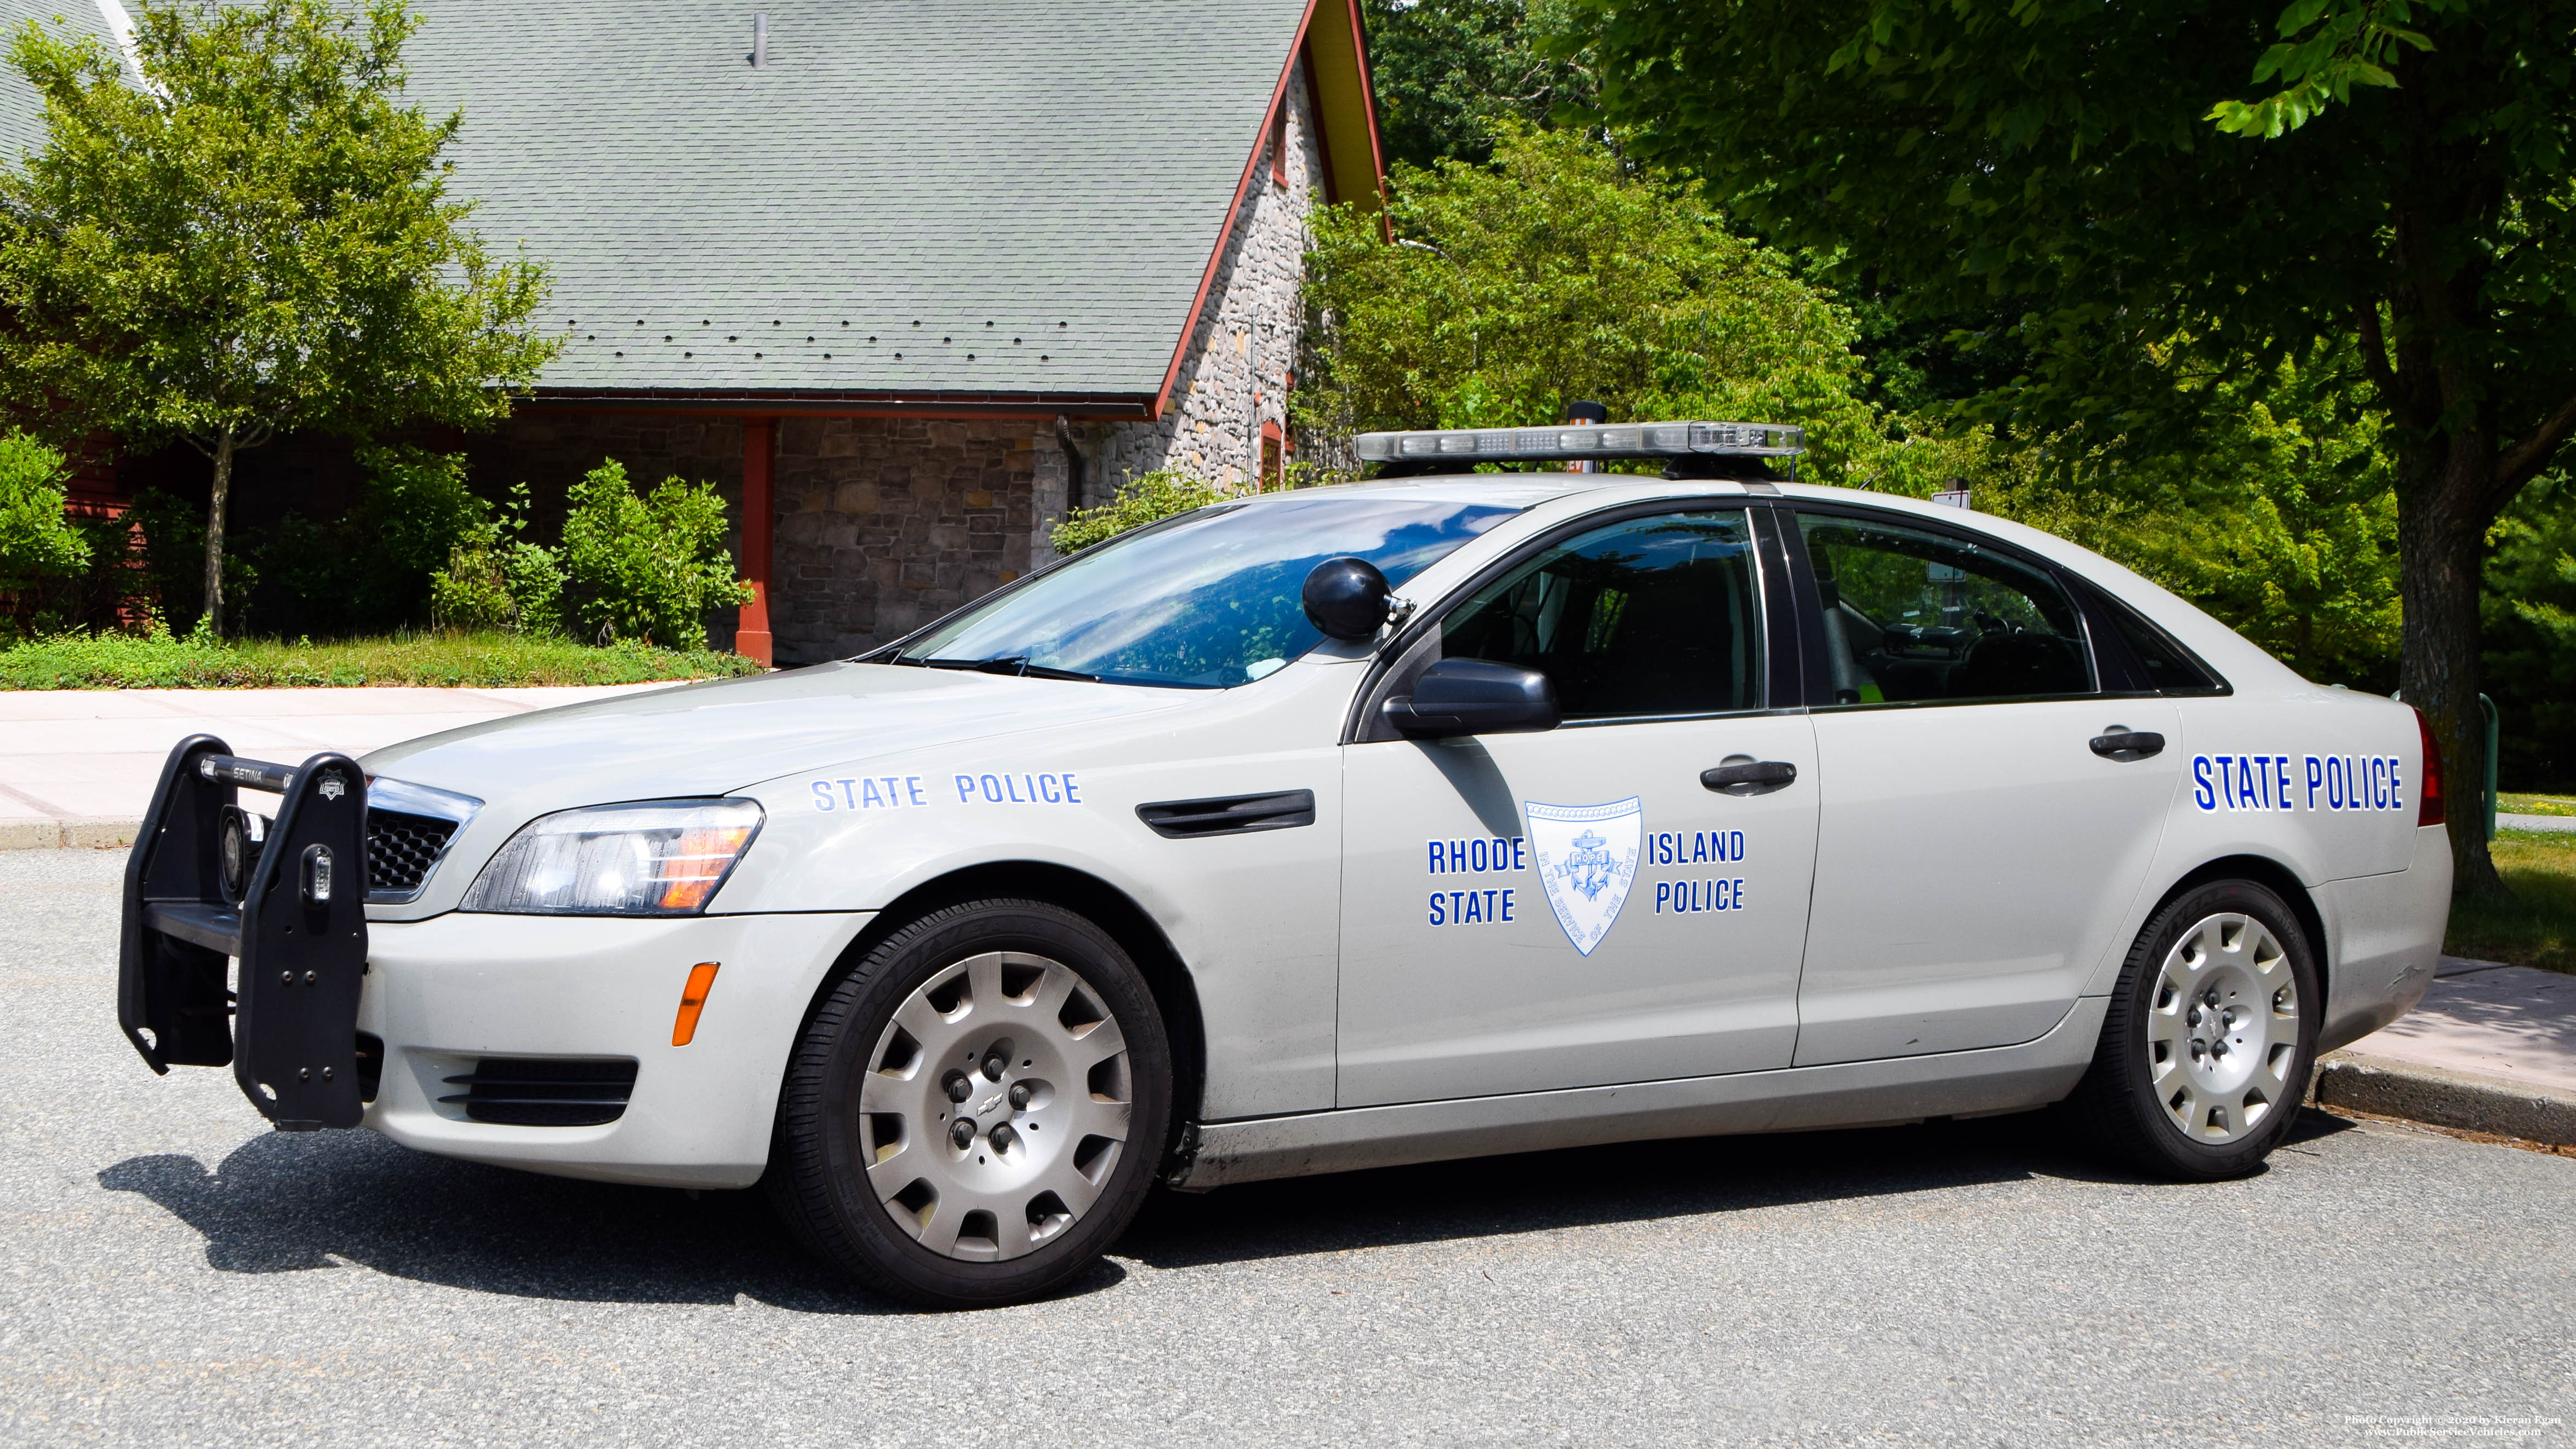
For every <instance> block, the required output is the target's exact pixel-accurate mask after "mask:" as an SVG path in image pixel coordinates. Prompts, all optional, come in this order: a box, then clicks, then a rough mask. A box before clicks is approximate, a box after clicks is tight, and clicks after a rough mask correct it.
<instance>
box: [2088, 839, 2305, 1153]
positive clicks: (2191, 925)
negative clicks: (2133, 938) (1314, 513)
mask: <svg viewBox="0 0 2576 1449" xmlns="http://www.w3.org/2000/svg"><path fill="white" fill-rule="evenodd" d="M2324 1004H2325V1003H2324V1000H2323V998H2322V996H2321V994H2320V992H2319V990H2318V984H2317V970H2316V962H2315V958H2314V956H2313V955H2312V954H2311V952H2310V947H2309V944H2308V940H2307V934H2306V932H2304V931H2302V930H2301V929H2300V927H2299V922H2298V918H2297V917H2296V916H2295V915H2293V914H2291V912H2290V908H2289V907H2288V905H2287V904H2285V903H2284V902H2283V901H2282V900H2281V898H2280V897H2279V896H2278V895H2275V894H2274V893H2273V892H2272V891H2270V890H2269V889H2267V888H2265V887H2263V886H2260V885H2257V884H2255V883H2254V882H2252V881H2242V880H2228V881H2213V882H2211V883H2209V884H2207V885H2203V886H2197V887H2194V888H2193V889H2191V890H2189V891H2186V892H2184V893H2183V894H2182V895H2181V896H2180V897H2178V898H2177V899H2175V900H2173V901H2172V902H2170V903H2168V904H2167V905H2166V906H2165V908H2164V909H2163V910H2160V911H2158V912H2157V913H2156V914H2155V917H2154V918H2153V919H2152V920H2150V921H2148V922H2147V926H2146V929H2145V930H2144V931H2142V932H2140V933H2139V936H2138V941H2137V944H2136V945H2135V946H2133V947H2132V948H2131V949H2130V952H2129V959H2128V963H2127V965H2126V966H2125V967H2124V968H2123V970H2122V971H2121V974H2120V984H2119V986H2118V988H2117V989H2116V990H2115V991H2114V992H2113V993H2112V997H2111V1010H2110V1013H2109V1015H2108V1017H2107V1018H2106V1019H2105V1020H2104V1022H2103V1024H2102V1042H2101V1045H2100V1046H2099V1047H2098V1048H2097V1049H2096V1050H2095V1052H2094V1056H2093V1066H2092V1069H2091V1070H2090V1071H2088V1072H2087V1073H2086V1074H2085V1077H2084V1080H2083V1082H2082V1084H2081V1085H2079V1086H2078V1087H2077V1088H2076V1090H2075V1095H2074V1097H2073V1098H2072V1099H2071V1100H2070V1102H2069V1106H2070V1107H2071V1108H2072V1109H2073V1110H2074V1112H2075V1114H2076V1115H2077V1117H2078V1118H2079V1120H2080V1121H2081V1122H2082V1123H2083V1124H2084V1126H2085V1127H2086V1128H2087V1129H2088V1130H2089V1133H2090V1135H2091V1136H2092V1138H2093V1140H2094V1141H2096V1142H2098V1143H2099V1144H2100V1145H2101V1146H2102V1147H2104V1148H2105V1149H2107V1150H2108V1151H2110V1152H2112V1153H2113V1154H2114V1155H2116V1156H2118V1157H2120V1158H2121V1159H2123V1160H2124V1161H2126V1162H2127V1163H2129V1164H2130V1165H2132V1166H2135V1167H2138V1168H2141V1169H2143V1170H2145V1171H2147V1172H2150V1173H2152V1174H2154V1175H2156V1176H2159V1177H2174V1178H2183V1179H2187V1180H2199V1181H2208V1180H2214V1179H2218V1178H2225V1177H2236V1176H2241V1175H2243V1174H2245V1173H2248V1172H2251V1171H2253V1170H2254V1169H2255V1168H2256V1167H2257V1166H2259V1165H2261V1163H2262V1161H2263V1159H2264V1158H2265V1157H2266V1156H2268V1155H2270V1153H2271V1151H2272V1149H2273V1148H2274V1147H2276V1146H2278V1145H2280V1142H2281V1140H2282V1139H2283V1138H2284V1137H2286V1136H2288V1135H2289V1132H2290V1129H2291V1128H2292V1127H2293V1126H2294V1125H2295V1124H2296V1122H2297V1119H2298V1114H2299V1103H2300V1100H2301V1099H2302V1098H2303V1097H2304V1096H2305V1095H2306V1092H2307V1080H2308V1064H2309V1062H2310V1061H2312V1060H2313V1059H2314V1058H2315V1055H2316V1042H2317V1020H2318V1016H2319V1014H2320V1011H2321V1009H2322V1007H2323V1006H2324Z"/></svg>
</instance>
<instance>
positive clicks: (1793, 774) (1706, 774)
mask: <svg viewBox="0 0 2576 1449" xmlns="http://www.w3.org/2000/svg"><path fill="white" fill-rule="evenodd" d="M1797 778H1798V767H1797V766H1795V765H1793V764H1790V763H1789V762H1788V761H1787V760H1753V761H1750V762H1748V763H1745V764H1741V765H1718V766H1715V767H1713V768H1711V769H1706V770H1702V771H1700V772H1699V782H1700V783H1701V784H1703V785H1705V786H1707V787H1708V788H1710V789H1712V790H1717V791H1722V792H1728V793H1734V794H1743V795H1756V794H1760V793H1761V792H1763V791H1765V790H1777V789H1779V788H1780V787H1781V786H1783V785H1786V784H1788V783H1790V782H1791V781H1793V780H1795V779H1797Z"/></svg>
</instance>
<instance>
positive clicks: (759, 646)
mask: <svg viewBox="0 0 2576 1449" xmlns="http://www.w3.org/2000/svg"><path fill="white" fill-rule="evenodd" d="M777 439H778V420H777V419H775V418H744V419H743V420H742V577H743V580H744V582H746V583H748V584H750V585H751V602H750V603H748V604H745V605H743V606H742V614H741V617H740V619H739V621H738V622H737V623H736V624H735V626H734V636H733V648H734V652H735V653H737V654H741V655H745V656H747V657H749V658H752V659H757V660H759V661H760V662H761V663H763V664H771V663H775V662H776V661H775V659H774V657H773V655H772V652H771V646H770V635H769V574H770V568H769V531H770V525H771V523H772V521H773V520H774V519H776V517H777V514H778V509H777V503H776V499H775V497H774V492H773V489H772V488H771V485H770V457H771V454H772V453H773V452H774V451H775V450H776V448H775V445H776V443H777Z"/></svg>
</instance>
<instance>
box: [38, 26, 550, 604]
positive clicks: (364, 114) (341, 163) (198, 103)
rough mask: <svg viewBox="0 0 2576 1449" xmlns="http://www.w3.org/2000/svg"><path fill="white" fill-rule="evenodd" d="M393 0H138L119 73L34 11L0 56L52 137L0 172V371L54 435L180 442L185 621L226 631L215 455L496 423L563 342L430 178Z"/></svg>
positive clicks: (525, 272)
mask: <svg viewBox="0 0 2576 1449" xmlns="http://www.w3.org/2000/svg"><path fill="white" fill-rule="evenodd" d="M418 23H419V22H418V21H417V20H415V19H414V18H413V17H412V15H411V14H410V13H409V12H408V11H407V10H405V9H404V7H403V4H402V3H401V0H368V3H367V4H366V5H365V7H364V9H363V11H362V12H361V13H358V14H351V13H348V12H345V11H343V10H341V9H339V8H337V7H335V6H334V5H332V4H331V3H329V0H257V3H248V4H239V5H215V6H203V7H201V6H197V5H193V4H186V3H176V0H171V3H154V4H146V5H145V6H144V7H143V8H142V9H141V10H140V11H139V12H138V13H137V16H136V24H135V32H134V46H135V54H136V56H137V59H138V60H139V63H140V68H141V75H140V77H139V78H138V77H134V76H129V75H128V74H126V72H125V69H124V67H123V65H122V63H121V62H120V60H119V58H118V57H117V56H116V54H115V53H114V52H112V51H110V50H108V49H107V48H106V47H104V46H101V45H99V44H97V43H96V42H94V41H91V40H89V39H87V38H86V37H80V36H74V35H71V34H69V33H68V32H65V31H61V30H48V29H45V28H43V27H40V26H38V25H35V24H33V23H30V24H28V25H27V26H26V27H25V28H24V29H22V30H21V31H20V32H19V33H18V35H17V37H16V40H15V42H14V43H13V45H12V46H11V49H10V53H9V59H10V63H11V64H12V65H14V66H15V67H16V68H17V69H18V70H19V71H20V72H21V73H23V74H24V75H25V76H26V77H27V78H28V79H29V80H30V81H32V82H33V83H34V84H35V87H36V89H37V91H38V92H39V93H40V94H41V95H42V96H43V97H44V106H45V119H46V124H47V127H48V135H47V139H46V143H45V146H44V148H43V149H42V150H41V151H38V152H36V153H35V154H33V155H32V156H30V157H29V158H28V159H27V163H26V165H25V167H24V168H23V169H11V170H7V171H0V314H5V319H6V320H5V325H0V384H4V385H5V386H6V387H7V388H8V390H9V392H10V394H11V397H10V401H11V402H13V403H14V404H16V405H17V406H18V407H19V408H20V409H22V410H23V411H24V412H25V414H26V415H27V416H29V417H30V418H32V419H35V420H36V421H37V422H38V424H39V425H40V426H41V427H43V428H44V429H45V430H46V431H47V432H48V433H50V434H51V435H53V436H56V437H58V438H65V439H77V438H81V437H85V436H87V435H88V434H90V433H91V432H93V431H95V430H100V429H104V430H107V431H109V432H112V433H114V434H115V435H117V436H118V437H119V438H120V439H121V440H122V441H123V442H124V443H125V444H127V445H129V446H137V447H140V446H148V445H150V444H152V443H154V442H157V441H160V440H163V439H168V438H184V439H186V440H187V441H188V442H189V443H191V444H192V445H194V446H195V447H196V448H198V449H199V450H200V451H202V452H203V453H205V455H206V456H207V457H208V458H209V459H210V460H211V461H212V463H213V468H214V476H213V487H212V492H211V496H210V499H209V502H208V505H207V509H206V524H205V551H204V559H205V608H206V617H207V618H208V619H210V620H212V621H213V627H214V628H216V629H217V630H218V631H220V630H221V629H222V628H223V626H224V621H225V613H224V590H223V583H224V561H225V550H224V528H225V512H226V508H227V506H228V504H229V501H230V495H231V490H232V480H233V459H234V455H235V454H236V453H237V452H239V451H240V450H241V449H243V448H247V447H254V446H257V445H258V444H260V443H262V442H264V441H266V440H267V439H269V438H270V437H272V436H274V435H276V434H278V433H280V432H284V431H288V430H291V429H298V428H321V429H327V430H332V431H337V432H341V433H346V434H351V435H355V436H360V437H364V436H368V435H370V434H373V433H376V432H378V431H381V430H383V429H386V428H391V427H395V426H399V425H401V424H404V423H408V422H417V421H434V422H440V423H449V424H455V425H459V426H468V427H471V426H482V425H488V424H489V423H491V422H493V421H495V420H497V419H499V418H501V417H503V416H506V415H507V413H508V410H509V396H510V392H511V390H512V389H514V388H519V389H524V388H525V387H527V386H528V385H530V384H531V383H533V382H534V380H535V377H536V374H537V370H538V369H539V368H540V367H541V366H543V365H544V363H545V362H546V360H547V359H548V358H550V357H551V356H552V355H553V354H554V352H555V350H556V349H557V347H559V346H560V343H559V342H557V341H555V340H551V339H547V338H542V337H538V336H536V335H533V334H532V333H530V332H529V331H528V330H527V326H526V324H527V322H528V319H529V318H530V316H531V315H532V314H533V313H534V311H535V309H536V307H537V306H538V305H539V304H540V303H541V302H542V301H543V300H544V297H545V290H546V287H545V273H544V270H543V268H542V267H541V266H540V265H538V264H536V263H532V262H529V261H526V260H524V259H521V260H511V261H502V262H495V261H493V260H492V259H491V258H490V257H489V256H487V255H486V253H485V251H484V248H483V245H482V242H481V241H480V239H479V238H478V237H476V236H475V235H474V234H473V233H472V232H471V231H470V230H469V229H468V228H467V226H466V222H467V219H468V216H469V214H470V212H471V210H472V207H471V204H470V203H467V202H462V201H458V200H455V199H452V198H450V197H449V196H448V194H447V168H448V163H447V161H446V160H445V155H446V152H447V151H448V149H449V147H450V146H451V145H452V144H453V142H454V141H455V138H456V133H457V128H458V126H459V124H460V123H461V120H462V117H461V116H460V115H449V116H447V117H446V118H444V119H442V120H432V119H430V118H428V117H426V116H424V115H422V113H421V112H420V111H419V110H418V109H416V108H412V107H407V106H405V105H403V104H402V89H403V83H404V71H403V68H402V58H401V54H402V46H403V43H404V41H405V40H406V39H407V38H408V37H409V36H410V35H411V34H412V32H413V30H414V29H415V28H416V27H417V25H418Z"/></svg>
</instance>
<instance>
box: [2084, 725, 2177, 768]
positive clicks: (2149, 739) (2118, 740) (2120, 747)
mask: <svg viewBox="0 0 2576 1449" xmlns="http://www.w3.org/2000/svg"><path fill="white" fill-rule="evenodd" d="M2164 747H2165V737H2164V736H2163V735H2160V734H2157V733H2156V732H2155V731H2153V730H2113V731H2112V732H2111V733H2109V734H2107V735H2095V736H2094V737H2093V753H2095V754H2097V755H2100V756H2101V757H2102V758H2103V759H2106V760H2122V761H2127V760H2143V759H2145V758H2146V757H2147V756H2149V755H2153V754H2158V753H2161V752H2162V751H2163V749H2164Z"/></svg>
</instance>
